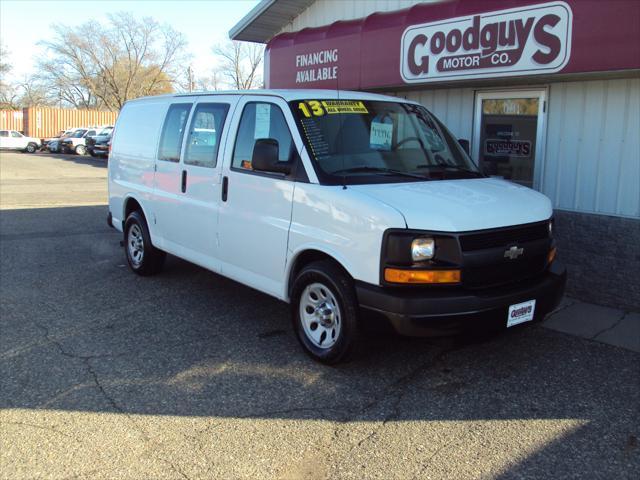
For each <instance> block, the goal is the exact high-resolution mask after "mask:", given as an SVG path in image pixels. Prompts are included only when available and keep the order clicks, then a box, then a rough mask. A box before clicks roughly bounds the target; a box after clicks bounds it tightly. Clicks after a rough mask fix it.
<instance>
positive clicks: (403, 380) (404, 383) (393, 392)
mask: <svg viewBox="0 0 640 480" xmlns="http://www.w3.org/2000/svg"><path fill="white" fill-rule="evenodd" d="M453 350H455V347H450V348H445V349H443V350H442V351H440V352H439V353H438V354H436V355H435V356H434V357H433V358H430V359H429V360H427V361H425V362H423V363H421V364H420V365H418V366H417V367H414V368H412V369H411V370H410V371H409V372H408V373H407V374H405V375H403V376H402V377H400V378H398V379H397V380H395V381H394V382H392V383H391V384H389V385H388V386H387V387H386V388H385V389H384V392H383V393H382V394H381V395H380V396H379V397H378V398H376V399H374V400H373V401H372V402H370V403H368V404H367V405H365V406H364V408H362V409H361V410H360V412H359V414H360V415H365V414H366V413H367V412H368V411H369V410H371V409H372V408H374V407H375V406H377V405H380V404H381V403H383V402H384V401H385V400H387V399H388V398H389V397H392V398H393V400H392V403H391V406H390V411H389V413H387V414H386V415H384V417H383V419H382V422H380V423H379V424H378V427H377V428H374V429H373V430H371V431H370V432H369V433H368V434H367V435H365V436H364V437H362V438H361V439H360V440H358V441H357V442H355V443H354V444H353V446H352V447H351V449H350V450H349V451H350V452H352V451H353V450H355V449H356V448H359V447H361V446H362V445H363V444H364V443H366V442H367V441H369V440H370V439H371V438H373V437H375V436H376V435H377V433H378V432H379V431H380V430H382V429H383V428H385V427H386V425H387V423H389V422H390V421H392V420H394V419H396V418H397V417H398V413H399V410H400V403H401V402H402V399H403V398H404V397H405V396H406V394H407V390H406V388H407V387H408V386H409V385H410V384H411V383H412V382H413V381H415V380H416V378H417V377H418V376H419V375H420V374H421V373H424V371H425V370H428V369H430V368H433V367H434V366H435V365H437V364H438V362H440V361H441V360H442V359H443V358H444V357H445V356H446V355H447V354H448V353H450V352H451V351H453ZM336 432H337V429H336ZM336 432H334V434H335V433H336Z"/></svg>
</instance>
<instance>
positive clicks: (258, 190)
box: [218, 95, 302, 298]
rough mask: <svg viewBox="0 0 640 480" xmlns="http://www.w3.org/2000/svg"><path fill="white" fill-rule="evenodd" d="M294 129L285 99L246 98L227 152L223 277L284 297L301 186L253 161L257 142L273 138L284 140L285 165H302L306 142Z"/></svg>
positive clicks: (232, 126) (282, 158)
mask: <svg viewBox="0 0 640 480" xmlns="http://www.w3.org/2000/svg"><path fill="white" fill-rule="evenodd" d="M289 125H294V123H293V117H292V115H291V112H290V110H289V107H288V105H287V103H286V102H285V101H284V100H282V99H280V98H277V97H273V96H254V95H247V96H243V97H242V98H241V99H240V102H239V104H238V106H237V108H236V112H235V114H234V115H233V119H232V121H231V124H230V130H229V131H230V134H229V140H228V144H227V148H226V149H225V155H224V167H223V187H222V188H223V190H222V197H221V198H222V203H221V205H220V221H219V224H218V228H219V231H218V235H219V238H220V259H221V268H222V274H223V275H225V276H228V277H231V278H234V279H236V280H238V281H240V282H242V283H245V284H247V285H250V286H252V287H254V288H257V289H259V290H262V291H264V292H268V293H271V294H272V295H274V296H276V297H279V298H283V297H284V290H285V289H284V287H283V277H284V270H285V262H286V258H287V239H288V234H289V226H290V224H291V209H292V201H293V190H294V186H295V182H294V179H293V175H284V174H278V173H266V172H257V171H255V170H253V169H252V167H251V159H252V153H253V148H254V145H255V143H256V140H257V139H261V138H272V139H275V140H277V141H278V146H279V160H280V161H291V162H296V161H298V160H297V158H298V152H299V151H300V148H301V147H302V140H301V139H300V137H299V135H298V134H297V130H293V135H294V136H292V131H291V129H290V128H289ZM294 138H295V140H294ZM294 170H295V169H294Z"/></svg>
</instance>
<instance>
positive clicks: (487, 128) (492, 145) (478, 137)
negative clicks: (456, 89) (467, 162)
mask: <svg viewBox="0 0 640 480" xmlns="http://www.w3.org/2000/svg"><path fill="white" fill-rule="evenodd" d="M545 98H546V91H545V90H527V91H504V92H478V93H477V94H476V109H475V112H476V114H475V119H474V121H475V124H474V136H473V158H476V159H478V162H479V165H480V168H481V169H482V171H483V172H484V173H485V174H487V175H491V176H496V177H502V178H505V179H507V180H511V181H513V182H517V183H520V184H521V185H524V186H526V187H531V188H536V187H537V186H538V185H539V183H540V182H539V179H540V177H541V171H540V170H541V167H542V154H543V152H544V145H543V143H544V131H545V130H544V118H545V106H546V105H545Z"/></svg>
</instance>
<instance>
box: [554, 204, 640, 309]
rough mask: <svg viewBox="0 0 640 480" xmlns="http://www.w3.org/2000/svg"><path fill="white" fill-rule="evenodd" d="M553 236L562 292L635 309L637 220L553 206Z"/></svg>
mask: <svg viewBox="0 0 640 480" xmlns="http://www.w3.org/2000/svg"><path fill="white" fill-rule="evenodd" d="M555 237H556V242H557V245H558V258H559V259H561V260H562V261H563V262H564V263H565V264H566V266H567V270H568V280H567V295H569V296H571V297H574V298H578V299H580V300H584V301H587V302H592V303H599V304H602V305H607V306H611V307H615V308H620V309H628V310H637V311H640V219H631V218H622V217H611V216H607V215H593V214H586V213H576V212H567V211H563V210H556V212H555Z"/></svg>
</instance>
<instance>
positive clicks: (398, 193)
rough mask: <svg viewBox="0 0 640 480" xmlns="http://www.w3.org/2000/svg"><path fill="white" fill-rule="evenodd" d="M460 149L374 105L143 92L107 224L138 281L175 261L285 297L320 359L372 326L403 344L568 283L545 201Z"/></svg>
mask: <svg viewBox="0 0 640 480" xmlns="http://www.w3.org/2000/svg"><path fill="white" fill-rule="evenodd" d="M465 143H466V142H463V141H458V140H457V139H455V138H454V137H453V136H452V135H451V133H450V132H449V131H448V130H447V129H446V127H445V126H444V125H443V124H442V123H441V122H440V121H439V120H438V119H436V118H435V117H434V116H433V115H432V114H430V113H429V112H428V111H427V110H426V109H425V108H424V107H422V106H421V105H419V104H416V103H412V102H409V101H406V100H402V99H398V98H393V97H387V96H381V95H373V94H366V93H358V92H346V91H340V92H337V91H325V90H290V91H268V90H262V91H251V92H229V93H202V94H184V95H167V96H159V97H150V98H142V99H138V100H134V101H130V102H127V104H126V105H125V106H124V107H123V109H122V111H121V113H120V115H119V117H118V121H117V124H116V127H115V131H114V135H113V141H112V151H111V157H110V161H109V218H108V222H109V224H110V225H112V226H113V227H115V228H116V229H118V230H120V231H122V232H123V233H124V247H125V253H126V256H127V260H128V262H129V265H130V266H131V269H132V270H133V271H134V272H136V273H138V274H140V275H150V274H153V273H156V272H158V271H159V270H160V269H161V268H162V264H163V260H164V257H165V253H171V254H173V255H176V256H178V257H181V258H183V259H186V260H188V261H190V262H193V263H195V264H198V265H201V266H202V267H204V268H207V269H209V270H211V271H213V272H216V273H219V274H221V275H224V276H226V277H229V278H232V279H234V280H237V281H238V282H241V283H243V284H245V285H248V286H250V287H253V288H255V289H257V290H260V291H262V292H265V293H267V294H270V295H272V296H274V297H276V298H278V299H280V300H283V301H285V302H289V303H290V304H291V308H292V314H293V326H294V329H295V331H296V333H297V336H298V338H299V340H300V342H301V344H302V345H303V347H304V348H305V349H306V351H307V352H308V353H309V354H310V355H311V356H312V357H314V358H316V359H318V360H320V361H323V362H327V363H333V362H337V361H339V360H341V359H342V358H344V356H345V355H346V354H347V352H348V351H349V350H350V348H351V347H352V345H353V344H354V341H355V339H356V337H357V334H358V331H359V328H360V327H366V326H367V325H368V324H369V323H379V320H380V319H384V320H386V321H388V324H390V325H392V326H393V328H394V329H395V330H396V331H397V332H399V333H401V334H407V335H441V334H451V333H456V332H460V331H464V330H471V331H473V330H489V329H496V328H498V329H499V328H506V327H510V326H513V325H516V324H520V323H523V322H528V321H532V320H535V319H541V318H542V317H543V316H544V315H545V314H546V313H548V312H549V311H551V310H552V309H553V308H554V307H555V306H556V305H557V304H558V302H559V301H560V298H561V297H562V294H563V291H564V284H565V278H566V273H565V269H564V267H563V266H562V265H561V264H560V263H559V262H558V261H557V260H555V258H554V257H555V252H556V250H555V246H554V241H553V237H552V225H553V220H552V213H553V211H552V208H551V203H550V201H549V200H548V199H547V198H546V197H545V196H543V195H541V194H540V193H538V192H535V191H533V190H530V189H528V188H525V187H523V186H520V185H517V184H515V183H511V182H508V181H505V180H502V179H496V178H487V177H486V176H485V175H483V174H482V173H481V172H480V171H479V170H478V167H477V165H476V164H475V163H474V162H473V161H472V160H471V159H470V158H469V156H468V155H467V153H466V151H465V148H464V146H463V145H465ZM467 144H468V143H467Z"/></svg>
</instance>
